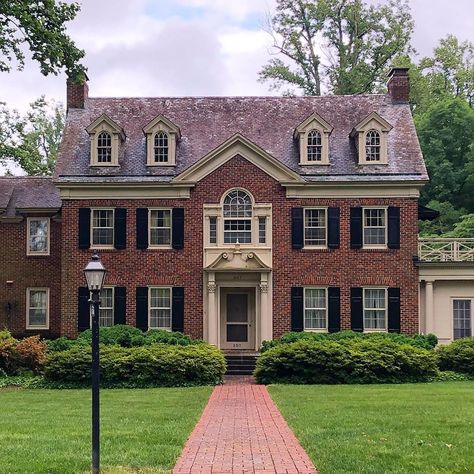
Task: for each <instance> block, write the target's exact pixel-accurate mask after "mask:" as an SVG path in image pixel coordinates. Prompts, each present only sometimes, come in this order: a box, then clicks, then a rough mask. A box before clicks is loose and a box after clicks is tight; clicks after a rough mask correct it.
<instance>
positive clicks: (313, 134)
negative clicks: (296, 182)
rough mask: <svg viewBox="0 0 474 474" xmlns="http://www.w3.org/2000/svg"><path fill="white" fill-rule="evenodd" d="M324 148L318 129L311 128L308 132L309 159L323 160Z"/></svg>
mask: <svg viewBox="0 0 474 474" xmlns="http://www.w3.org/2000/svg"><path fill="white" fill-rule="evenodd" d="M322 149H323V147H322V143H321V134H320V133H319V132H318V131H317V130H311V131H310V132H309V133H308V145H307V154H308V161H321V159H322Z"/></svg>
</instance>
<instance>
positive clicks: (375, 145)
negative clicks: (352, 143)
mask: <svg viewBox="0 0 474 474" xmlns="http://www.w3.org/2000/svg"><path fill="white" fill-rule="evenodd" d="M380 158H381V155H380V133H379V132H378V131H377V130H369V131H368V132H367V133H366V135H365V161H368V162H371V163H372V162H377V161H380Z"/></svg>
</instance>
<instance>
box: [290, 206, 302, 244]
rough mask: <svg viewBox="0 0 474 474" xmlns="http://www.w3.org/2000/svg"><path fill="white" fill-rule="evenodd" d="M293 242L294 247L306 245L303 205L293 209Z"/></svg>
mask: <svg viewBox="0 0 474 474" xmlns="http://www.w3.org/2000/svg"><path fill="white" fill-rule="evenodd" d="M291 243H292V247H293V248H294V249H302V248H303V246H304V217H303V208H302V207H293V208H292V209H291Z"/></svg>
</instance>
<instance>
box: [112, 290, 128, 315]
mask: <svg viewBox="0 0 474 474" xmlns="http://www.w3.org/2000/svg"><path fill="white" fill-rule="evenodd" d="M126 302H127V288H125V287H124V286H116V287H115V288H114V324H126V323H127V318H126V314H127V303H126Z"/></svg>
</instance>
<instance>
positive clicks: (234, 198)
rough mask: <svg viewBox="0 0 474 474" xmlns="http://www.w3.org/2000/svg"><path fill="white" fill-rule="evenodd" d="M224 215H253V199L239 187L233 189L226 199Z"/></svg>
mask: <svg viewBox="0 0 474 474" xmlns="http://www.w3.org/2000/svg"><path fill="white" fill-rule="evenodd" d="M224 217H252V200H251V199H250V196H249V195H248V194H247V193H246V192H244V191H241V190H239V189H235V190H233V191H231V192H230V193H229V194H228V195H227V196H226V197H225V199H224Z"/></svg>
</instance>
